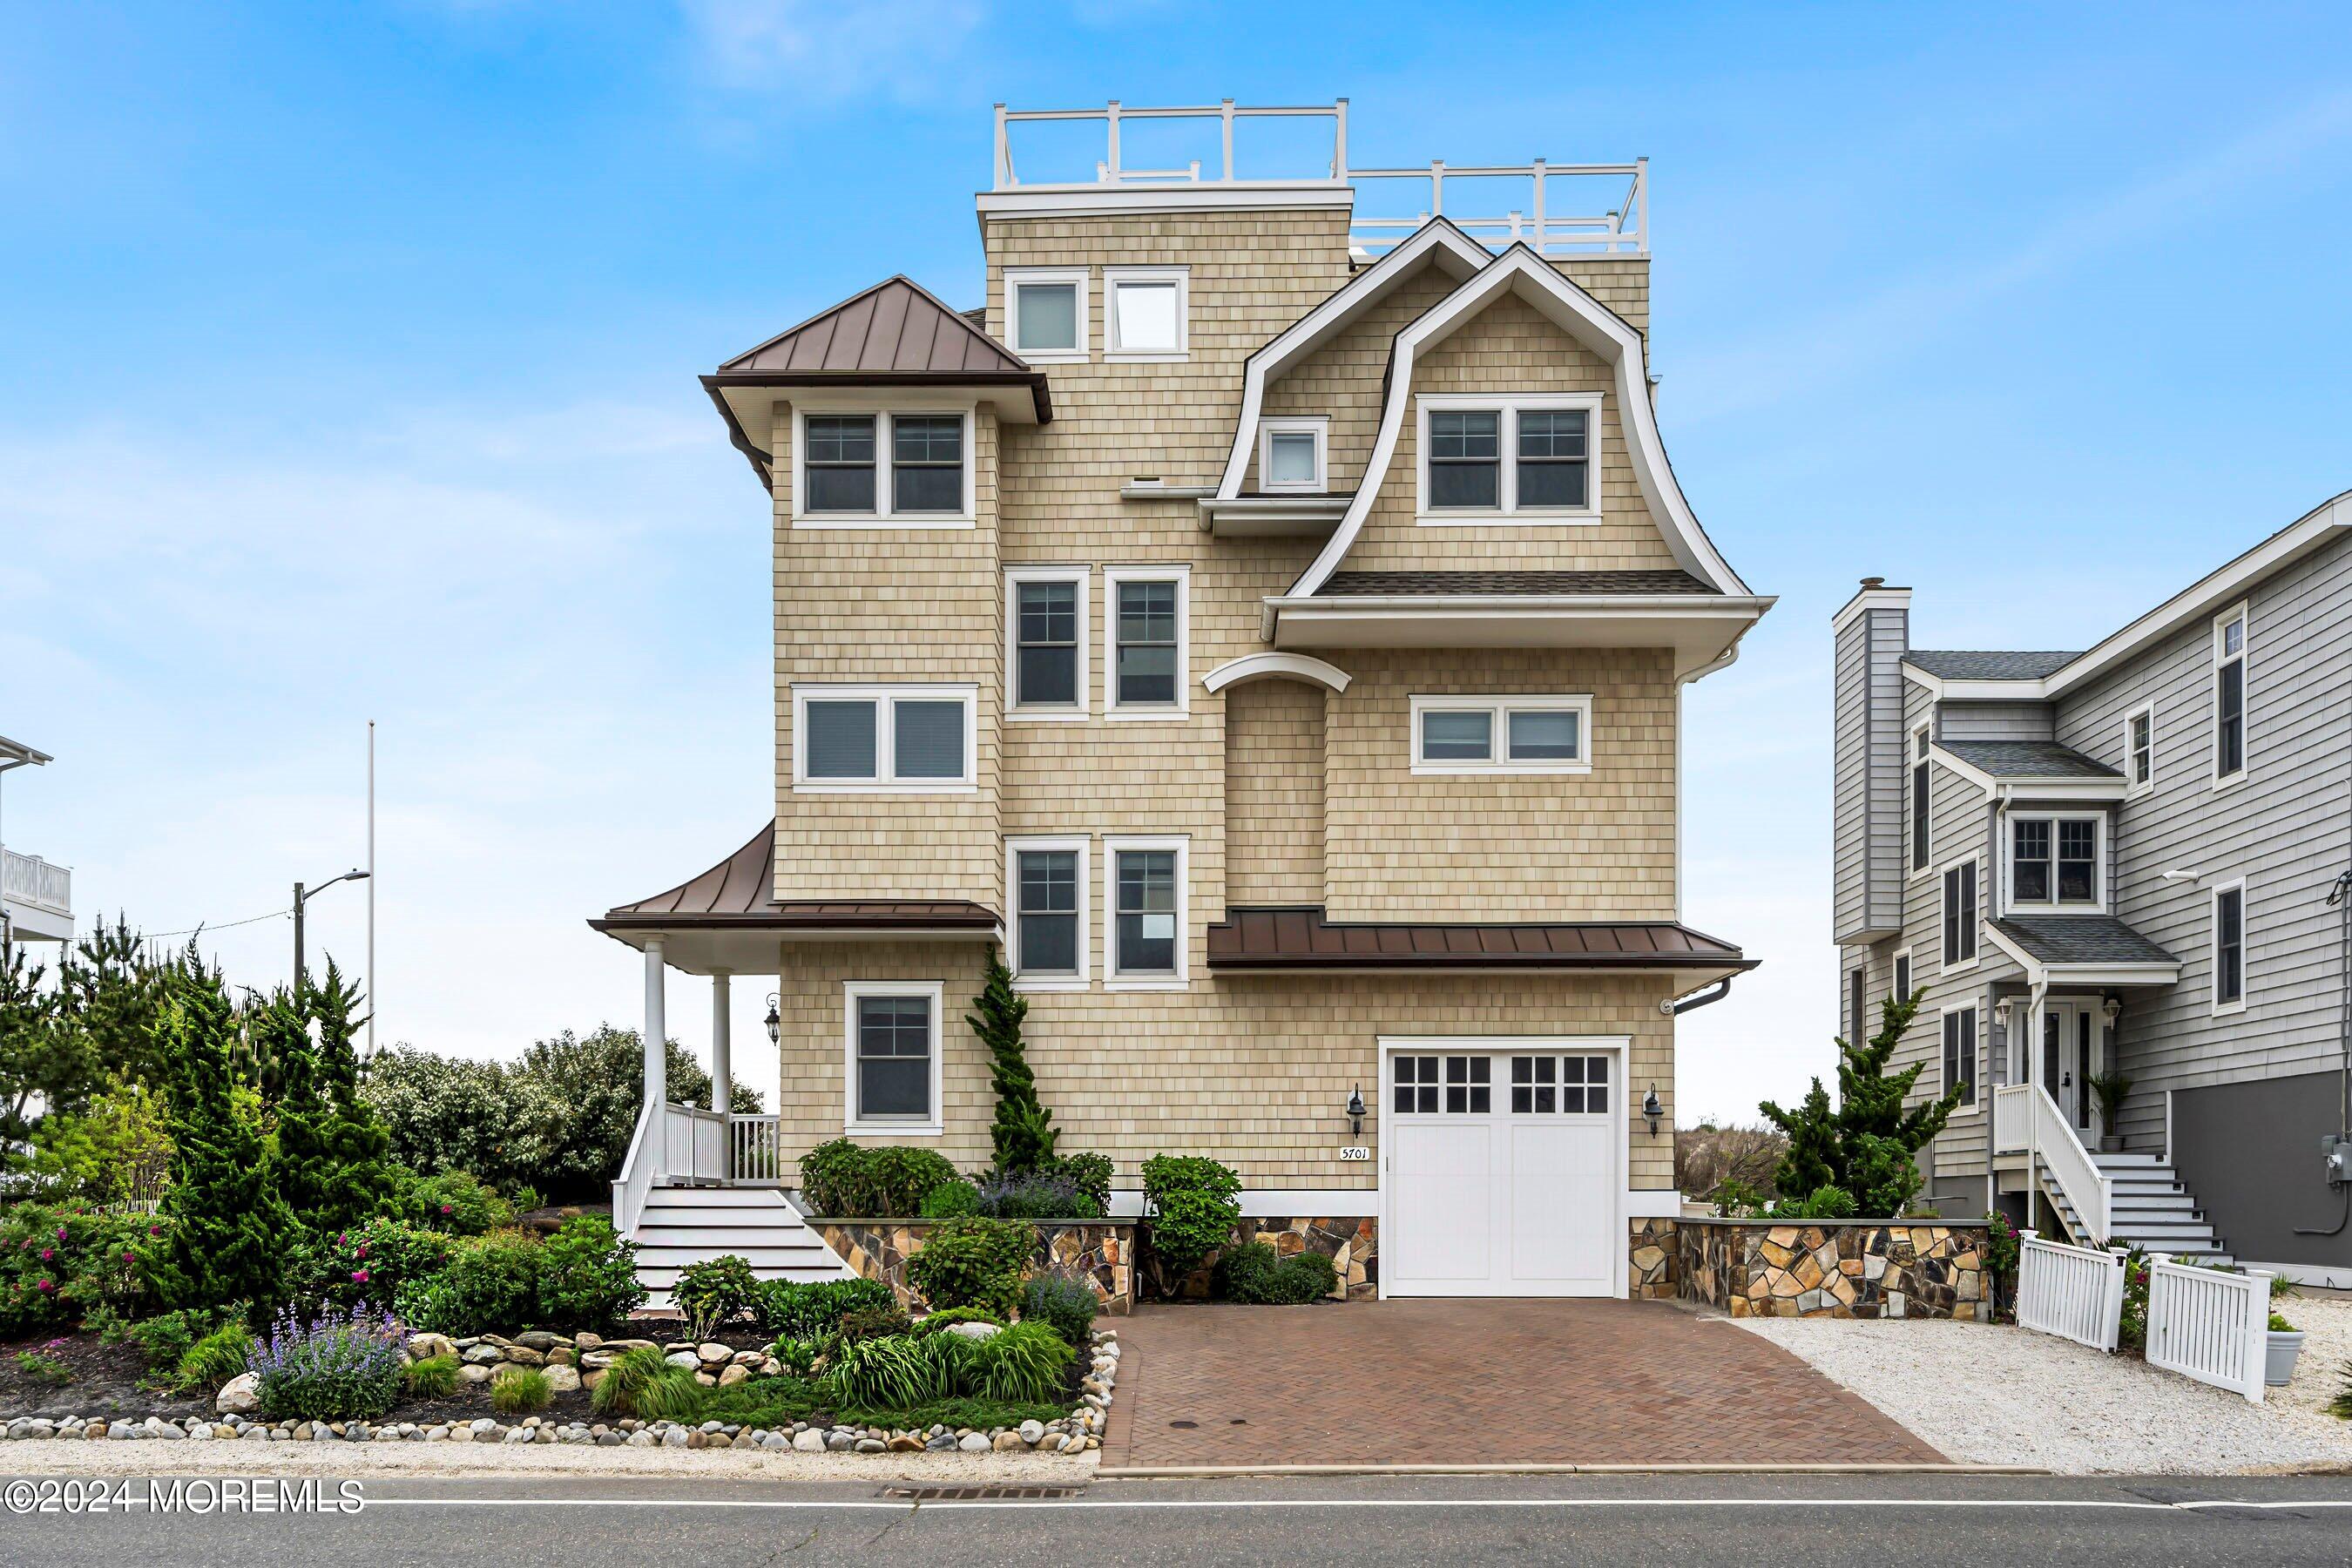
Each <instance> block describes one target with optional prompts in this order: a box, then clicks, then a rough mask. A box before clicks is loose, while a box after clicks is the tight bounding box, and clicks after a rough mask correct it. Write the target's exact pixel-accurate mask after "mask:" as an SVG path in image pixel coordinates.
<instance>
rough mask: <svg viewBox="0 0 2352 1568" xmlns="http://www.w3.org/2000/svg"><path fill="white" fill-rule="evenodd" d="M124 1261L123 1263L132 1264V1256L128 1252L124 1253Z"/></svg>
mask: <svg viewBox="0 0 2352 1568" xmlns="http://www.w3.org/2000/svg"><path fill="white" fill-rule="evenodd" d="M122 1261H123V1262H125V1263H128V1262H130V1261H131V1254H129V1253H127V1252H126V1253H124V1254H123V1255H122Z"/></svg>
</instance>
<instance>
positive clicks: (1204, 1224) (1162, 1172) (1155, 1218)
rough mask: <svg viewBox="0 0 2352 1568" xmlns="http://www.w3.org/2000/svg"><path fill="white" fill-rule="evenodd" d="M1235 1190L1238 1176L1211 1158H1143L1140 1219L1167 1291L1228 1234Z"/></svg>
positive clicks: (1237, 1214)
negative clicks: (1144, 1217)
mask: <svg viewBox="0 0 2352 1568" xmlns="http://www.w3.org/2000/svg"><path fill="white" fill-rule="evenodd" d="M1241 1190H1242V1182H1241V1178H1240V1177H1239V1176H1237V1175H1235V1174H1234V1173H1233V1170H1232V1168H1231V1167H1230V1166H1226V1165H1222V1164H1219V1163H1217V1162H1216V1161H1214V1160H1210V1159H1204V1158H1201V1157H1198V1156H1187V1155H1177V1154H1155V1155H1153V1156H1152V1157H1151V1158H1150V1159H1149V1160H1146V1161H1145V1162H1144V1163H1143V1207H1144V1214H1145V1215H1146V1220H1145V1224H1146V1226H1147V1227H1148V1234H1149V1235H1150V1237H1151V1250H1152V1252H1153V1253H1154V1254H1155V1255H1156V1256H1157V1257H1158V1258H1159V1259H1160V1268H1161V1270H1162V1279H1163V1282H1164V1284H1165V1286H1166V1288H1167V1289H1169V1290H1171V1291H1173V1290H1174V1289H1177V1287H1179V1286H1180V1285H1181V1284H1182V1283H1183V1281H1184V1279H1185V1278H1186V1277H1187V1276H1188V1275H1190V1274H1191V1273H1192V1270H1193V1269H1195V1268H1199V1267H1200V1265H1201V1260H1202V1258H1206V1257H1208V1256H1209V1254H1210V1253H1212V1252H1214V1251H1215V1250H1216V1249H1217V1248H1218V1247H1223V1245H1224V1244H1225V1243H1226V1242H1227V1241H1229V1240H1230V1239H1232V1237H1233V1234H1234V1223H1235V1222H1236V1221H1237V1220H1239V1219H1240V1218H1241V1214H1242V1208H1241V1205H1240V1204H1239V1203H1238V1202H1237V1201H1235V1200H1236V1199H1238V1197H1239V1196H1240V1194H1241Z"/></svg>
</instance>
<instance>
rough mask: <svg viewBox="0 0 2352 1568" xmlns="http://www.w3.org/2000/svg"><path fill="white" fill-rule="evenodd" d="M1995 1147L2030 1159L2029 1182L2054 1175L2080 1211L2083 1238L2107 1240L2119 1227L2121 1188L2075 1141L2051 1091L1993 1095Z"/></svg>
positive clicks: (2004, 1088) (2035, 1088)
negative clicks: (2117, 1196)
mask: <svg viewBox="0 0 2352 1568" xmlns="http://www.w3.org/2000/svg"><path fill="white" fill-rule="evenodd" d="M1992 1148H1993V1153H1994V1154H1995V1155H2001V1154H2022V1155H2024V1156H2025V1164H2026V1175H2027V1178H2028V1180H2029V1181H2032V1180H2034V1179H2036V1169H2037V1167H2039V1168H2040V1169H2042V1170H2047V1171H2048V1172H2049V1173H2050V1179H2051V1181H2052V1182H2053V1183H2055V1184H2057V1187H2058V1190H2059V1191H2060V1192H2061V1193H2063V1194H2065V1197H2066V1201H2067V1203H2068V1204H2070V1205H2073V1206H2074V1216H2075V1218H2076V1219H2077V1220H2078V1221H2079V1222H2080V1223H2081V1225H2082V1226H2083V1230H2084V1235H2083V1237H2081V1238H2080V1239H2083V1240H2087V1241H2105V1239H2106V1238H2107V1236H2108V1233H2109V1230H2110V1227H2111V1226H2113V1225H2114V1223H2115V1183H2114V1182H2113V1181H2112V1180H2110V1179H2109V1177H2108V1176H2107V1173H2105V1171H2102V1170H2100V1169H2099V1163H2098V1162H2097V1161H2095V1160H2094V1159H2092V1158H2091V1153H2090V1151H2089V1150H2087V1149H2085V1148H2084V1147H2083V1141H2082V1140H2081V1139H2080V1138H2077V1137H2075V1136H2074V1123H2073V1122H2071V1121H2068V1120H2067V1119H2066V1114H2065V1112H2064V1111H2063V1110H2059V1109H2058V1102H2057V1101H2056V1100H2053V1099H2051V1098H2050V1091H2049V1090H2048V1089H2043V1088H2042V1086H2041V1085H2040V1084H2038V1083H2005V1084H2002V1085H2000V1087H1999V1088H1997V1089H1994V1090H1993V1091H1992Z"/></svg>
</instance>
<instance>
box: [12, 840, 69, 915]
mask: <svg viewBox="0 0 2352 1568" xmlns="http://www.w3.org/2000/svg"><path fill="white" fill-rule="evenodd" d="M0 894H5V896H7V897H8V898H11V899H14V900H17V901H18V902H20V903H26V904H37V905H39V906H40V907H41V908H43V909H45V910H55V911H56V912H57V913H58V914H61V915H69V914H71V913H73V872H72V871H70V870H68V868H65V867H63V866H52V865H50V864H49V863H48V862H47V860H44V859H42V858H40V857H39V856H38V855H19V854H17V853H16V851H15V850H14V849H0Z"/></svg>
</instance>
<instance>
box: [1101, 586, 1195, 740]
mask: <svg viewBox="0 0 2352 1568" xmlns="http://www.w3.org/2000/svg"><path fill="white" fill-rule="evenodd" d="M1103 577H1104V580H1105V582H1106V583H1107V584H1108V588H1107V590H1106V593H1107V603H1106V605H1105V610H1104V614H1105V616H1106V620H1107V623H1108V624H1107V625H1106V626H1104V628H1103V629H1104V635H1105V637H1106V638H1107V639H1108V642H1109V645H1110V646H1109V647H1108V649H1107V653H1108V666H1109V668H1108V673H1107V675H1106V678H1105V679H1106V680H1107V682H1108V688H1109V693H1108V694H1109V698H1110V703H1109V715H1110V717H1112V718H1114V719H1135V718H1175V717H1180V716H1181V715H1182V714H1183V713H1184V712H1185V710H1186V709H1187V706H1188V705H1187V702H1186V697H1187V692H1186V690H1185V681H1184V669H1185V659H1186V641H1187V638H1188V636H1189V629H1188V619H1189V616H1188V610H1187V606H1186V604H1185V595H1186V586H1187V583H1188V581H1189V578H1188V576H1187V574H1184V573H1182V572H1177V571H1169V570H1165V569H1155V568H1141V567H1113V568H1111V569H1110V570H1109V571H1108V572H1106V573H1104V574H1103Z"/></svg>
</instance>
